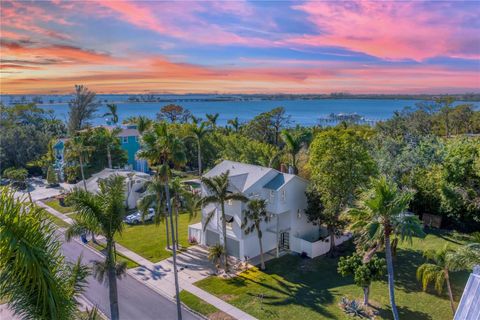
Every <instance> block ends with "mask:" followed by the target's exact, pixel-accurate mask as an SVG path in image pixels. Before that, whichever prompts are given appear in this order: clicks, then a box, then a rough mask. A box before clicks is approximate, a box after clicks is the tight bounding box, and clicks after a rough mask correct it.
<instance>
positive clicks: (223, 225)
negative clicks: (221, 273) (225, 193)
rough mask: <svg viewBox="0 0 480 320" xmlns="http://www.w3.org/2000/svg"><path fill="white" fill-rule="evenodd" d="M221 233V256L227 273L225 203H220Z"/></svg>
mask: <svg viewBox="0 0 480 320" xmlns="http://www.w3.org/2000/svg"><path fill="white" fill-rule="evenodd" d="M222 232H223V252H224V254H223V256H224V259H225V272H226V273H228V251H227V219H226V217H225V202H224V201H222Z"/></svg>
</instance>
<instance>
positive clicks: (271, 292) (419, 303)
mask: <svg viewBox="0 0 480 320" xmlns="http://www.w3.org/2000/svg"><path fill="white" fill-rule="evenodd" d="M445 244H449V245H451V246H452V247H455V246H458V245H459V244H462V240H457V239H456V238H454V237H451V236H450V235H449V234H448V233H447V232H441V231H435V232H429V233H428V235H427V237H426V238H425V239H423V240H421V239H414V241H413V245H412V246H410V245H409V244H408V243H402V244H400V246H399V249H398V252H397V256H396V258H395V260H394V268H395V297H396V302H397V306H398V309H399V313H400V318H401V319H417V320H422V319H432V320H433V319H435V320H437V319H438V320H441V319H452V311H451V309H450V305H449V300H448V297H447V295H446V293H445V292H444V294H442V295H441V296H438V295H437V294H436V293H435V292H434V290H429V291H428V292H422V290H421V286H420V284H419V283H418V282H417V280H416V276H415V273H416V269H417V267H418V266H419V265H420V264H422V263H423V262H424V259H423V257H422V250H425V249H428V248H431V249H436V248H442V247H443V246H444V245H445ZM351 247H353V246H351ZM351 250H353V248H349V249H347V252H345V254H349V253H350V251H351ZM337 262H338V259H332V258H328V257H318V258H315V259H302V258H300V257H299V256H294V255H286V256H284V257H282V258H280V259H276V260H272V261H270V262H268V263H267V270H266V271H265V272H261V271H259V270H258V269H251V270H248V271H245V272H243V273H241V274H240V275H239V276H238V277H235V278H232V279H228V280H223V279H220V278H218V277H209V278H206V279H204V280H201V281H199V282H197V283H196V285H197V286H198V287H200V288H202V289H204V290H206V291H208V292H210V293H212V294H214V295H216V296H218V297H219V298H221V299H222V300H224V301H227V302H228V303H230V304H232V305H234V306H236V307H238V308H240V309H242V310H243V311H245V312H248V313H249V314H251V315H253V316H254V317H257V318H258V319H345V318H346V316H345V315H344V313H343V312H342V311H341V310H340V308H339V307H338V303H339V301H340V299H341V297H342V296H347V297H349V298H358V299H361V297H363V295H362V290H361V289H360V288H359V287H357V286H355V285H354V284H353V279H352V278H350V277H345V278H343V277H341V276H340V275H339V274H338V273H337V271H336V269H337ZM451 278H452V286H453V289H454V298H455V299H456V301H457V302H458V301H459V300H460V296H461V293H462V291H463V288H464V286H465V283H466V281H467V278H468V272H466V271H463V272H456V273H452V274H451ZM370 303H371V304H373V305H374V306H376V308H377V310H378V312H379V318H381V319H391V318H392V316H391V310H390V307H389V298H388V290H387V282H386V280H385V281H378V282H375V283H374V284H373V285H372V287H371V293H370Z"/></svg>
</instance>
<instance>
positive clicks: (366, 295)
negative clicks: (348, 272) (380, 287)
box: [363, 287, 370, 306]
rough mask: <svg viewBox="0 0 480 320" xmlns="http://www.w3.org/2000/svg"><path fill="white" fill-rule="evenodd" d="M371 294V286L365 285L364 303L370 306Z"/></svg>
mask: <svg viewBox="0 0 480 320" xmlns="http://www.w3.org/2000/svg"><path fill="white" fill-rule="evenodd" d="M369 294H370V287H363V305H364V306H368V296H369Z"/></svg>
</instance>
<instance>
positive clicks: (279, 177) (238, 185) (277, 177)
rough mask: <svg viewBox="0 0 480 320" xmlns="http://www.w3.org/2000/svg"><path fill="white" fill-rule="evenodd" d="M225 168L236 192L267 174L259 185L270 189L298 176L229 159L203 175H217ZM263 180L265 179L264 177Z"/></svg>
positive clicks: (276, 188)
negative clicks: (266, 179)
mask: <svg viewBox="0 0 480 320" xmlns="http://www.w3.org/2000/svg"><path fill="white" fill-rule="evenodd" d="M227 170H228V171H229V172H230V176H229V180H230V186H231V187H232V188H234V189H236V190H235V191H238V192H245V191H246V190H248V189H249V188H250V187H252V186H253V185H255V184H256V183H257V182H259V181H260V180H262V178H264V177H267V175H268V177H270V179H269V180H268V181H267V182H266V183H265V182H263V183H264V185H262V186H261V187H263V188H266V189H270V190H278V189H280V188H281V187H282V186H284V185H285V184H287V183H288V182H289V181H290V180H292V179H293V178H295V177H298V176H296V175H293V174H288V173H282V172H280V171H277V170H275V169H272V168H266V167H262V166H257V165H252V164H246V163H241V162H235V161H230V160H224V161H222V162H221V163H219V164H218V165H216V166H215V167H214V168H212V170H210V171H208V172H207V173H205V175H204V176H205V177H207V178H210V177H214V176H218V175H220V174H222V173H224V172H226V171H227ZM298 178H299V177H298ZM302 180H303V179H302ZM263 181H265V179H264V180H263Z"/></svg>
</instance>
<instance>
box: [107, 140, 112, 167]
mask: <svg viewBox="0 0 480 320" xmlns="http://www.w3.org/2000/svg"><path fill="white" fill-rule="evenodd" d="M107 159H108V167H109V168H110V169H112V153H111V152H110V145H109V144H107Z"/></svg>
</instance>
